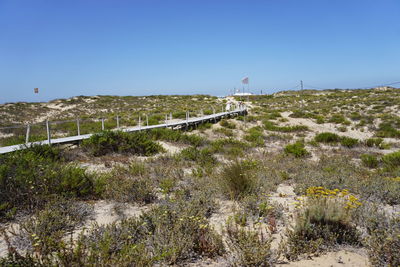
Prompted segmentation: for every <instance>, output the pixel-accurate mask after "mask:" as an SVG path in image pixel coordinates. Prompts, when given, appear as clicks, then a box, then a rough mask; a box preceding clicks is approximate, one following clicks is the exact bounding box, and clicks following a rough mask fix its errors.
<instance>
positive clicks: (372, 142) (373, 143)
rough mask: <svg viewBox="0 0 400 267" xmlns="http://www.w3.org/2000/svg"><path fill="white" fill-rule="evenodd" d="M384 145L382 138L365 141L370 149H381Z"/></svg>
mask: <svg viewBox="0 0 400 267" xmlns="http://www.w3.org/2000/svg"><path fill="white" fill-rule="evenodd" d="M382 143H383V139H382V138H368V139H367V140H366V141H365V145H366V146H368V147H374V146H375V147H380V145H381V144H382Z"/></svg>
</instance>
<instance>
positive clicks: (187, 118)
mask: <svg viewBox="0 0 400 267" xmlns="http://www.w3.org/2000/svg"><path fill="white" fill-rule="evenodd" d="M188 123H189V111H186V125H187V124H188Z"/></svg>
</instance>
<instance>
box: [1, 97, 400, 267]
mask: <svg viewBox="0 0 400 267" xmlns="http://www.w3.org/2000/svg"><path fill="white" fill-rule="evenodd" d="M192 98H196V99H195V100H193V102H191V103H193V106H190V107H187V105H185V101H187V100H188V99H192ZM234 100H235V98H232V97H230V98H229V99H222V100H221V99H217V98H215V97H210V96H149V97H126V98H125V97H113V96H98V97H76V98H73V99H70V100H55V101H52V102H51V103H50V107H49V108H47V107H46V104H40V107H39V105H37V104H30V103H26V104H22V103H20V104H10V105H9V106H8V107H9V108H8V109H7V110H5V109H4V107H0V111H2V112H3V113H4V114H6V113H7V114H10V118H13V119H12V120H11V119H10V120H8V118H7V116H4V118H3V121H4V122H5V123H4V125H13V123H11V121H15V122H18V118H20V116H27V118H30V119H35V120H37V117H35V116H36V114H37V115H38V116H40V114H42V115H43V114H47V113H49V112H50V111H52V112H54V108H51V104H53V105H55V104H57V105H59V106H60V107H65V108H67V107H69V105H71V104H73V105H76V110H77V111H76V110H75V108H74V109H73V110H71V111H70V112H67V111H65V112H64V111H62V110H61V109H60V111H59V112H56V113H57V114H58V115H57V116H59V117H60V118H59V119H71V121H70V122H60V123H58V124H56V123H53V124H52V125H51V128H52V134H54V136H65V135H68V134H76V131H77V128H76V122H75V119H76V116H78V115H79V117H80V119H81V122H82V124H81V134H84V133H89V132H90V133H93V132H100V129H101V120H100V118H104V119H105V120H104V123H105V125H104V126H105V129H113V128H115V127H116V126H117V124H116V116H117V115H118V116H119V124H120V127H121V131H111V130H106V131H104V132H100V133H99V134H96V135H93V136H92V138H90V139H88V140H87V141H85V142H84V144H83V145H80V146H70V147H67V146H58V147H56V146H52V147H49V146H33V147H31V148H29V149H26V150H23V151H17V152H14V153H10V154H5V155H1V156H0V221H1V222H0V241H4V242H0V246H3V247H0V253H3V254H2V255H0V265H2V266H3V265H5V266H35V265H36V266H54V265H57V266H97V265H104V266H166V265H174V266H175V265H176V266H185V265H188V264H194V265H196V266H202V265H204V264H208V263H209V261H211V260H212V261H213V264H214V261H215V264H216V265H240V266H274V264H276V263H277V262H279V261H281V260H283V259H284V258H286V260H289V261H293V260H298V259H303V258H307V257H310V256H311V257H318V256H319V255H321V254H324V253H325V252H327V251H331V250H333V251H343V250H344V251H348V250H351V251H352V252H351V253H358V252H357V251H358V248H363V249H364V250H365V251H367V252H368V256H366V255H361V254H360V257H362V258H364V259H365V261H366V262H367V261H369V263H370V264H371V265H373V266H397V265H399V257H398V253H397V251H398V250H399V249H400V248H399V238H398V235H399V227H398V225H399V214H398V205H399V204H400V178H399V177H400V156H399V151H398V150H399V148H400V141H399V139H398V136H397V133H398V131H399V130H400V128H399V127H400V124H399V117H398V114H397V113H396V112H397V110H398V103H399V101H400V91H398V90H389V91H375V90H345V91H341V90H325V91H313V90H303V91H296V92H290V91H289V92H279V93H276V94H273V95H254V96H249V98H248V100H246V101H245V103H246V104H248V102H250V103H251V105H248V106H249V107H251V108H249V114H248V115H246V116H239V117H236V118H225V119H223V120H221V121H220V122H218V121H213V122H208V123H205V124H199V125H197V126H196V127H192V128H191V127H188V128H185V129H181V130H171V129H154V130H150V131H142V132H140V133H137V134H136V133H125V132H123V127H125V126H132V125H138V124H139V116H140V123H141V125H146V124H147V123H148V124H149V125H152V124H157V123H163V122H164V121H165V119H166V116H165V115H168V119H169V118H170V117H169V116H171V117H172V119H177V118H179V119H184V118H185V117H186V114H187V113H186V111H189V113H190V117H193V116H196V115H200V114H212V113H213V109H214V110H221V107H222V105H225V104H226V103H227V101H230V102H232V101H234ZM236 100H237V101H240V100H239V99H238V98H236ZM139 104H140V105H139ZM88 109H91V110H92V112H90V113H89V112H88ZM26 110H28V111H29V112H30V113H29V114H28V115H27V111H26ZM100 110H107V111H108V112H107V116H105V115H104V114H105V111H100ZM111 110H112V111H111ZM35 113H36V114H35ZM24 114H25V115H24ZM49 114H53V113H49ZM51 116H53V115H51ZM94 117H96V118H94ZM57 118H58V117H57ZM72 119H73V120H72ZM185 131H186V132H185ZM0 132H1V134H2V135H0V137H2V138H0V141H1V142H3V144H4V142H14V143H21V142H24V135H25V133H26V128H18V129H14V130H4V129H0ZM38 136H42V137H43V138H45V137H46V136H45V127H44V124H43V122H41V124H40V125H32V128H31V140H36V139H35V138H37V137H38ZM325 144H328V145H329V146H326V145H325ZM163 151H168V153H164V154H161V153H160V152H163ZM311 152H312V157H311V156H309V155H311ZM292 218H293V220H292ZM9 225H15V226H16V228H15V229H13V227H9ZM83 229H84V230H83ZM276 236H280V237H282V238H279V239H277V238H276ZM222 240H224V241H222ZM4 244H7V246H8V251H9V252H8V255H6V254H5V251H6V250H7V248H5V247H4ZM349 247H350V248H349ZM354 249H355V250H354ZM328 256H329V255H328ZM312 261H313V260H312V259H311V262H312Z"/></svg>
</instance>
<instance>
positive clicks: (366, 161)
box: [361, 154, 379, 168]
mask: <svg viewBox="0 0 400 267" xmlns="http://www.w3.org/2000/svg"><path fill="white" fill-rule="evenodd" d="M361 162H362V163H363V165H364V166H365V167H368V168H376V167H378V163H379V161H378V159H377V158H376V157H375V156H374V155H370V154H362V155H361Z"/></svg>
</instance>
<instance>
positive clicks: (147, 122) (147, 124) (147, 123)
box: [146, 114, 149, 126]
mask: <svg viewBox="0 0 400 267" xmlns="http://www.w3.org/2000/svg"><path fill="white" fill-rule="evenodd" d="M146 126H149V117H148V116H147V114H146Z"/></svg>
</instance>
